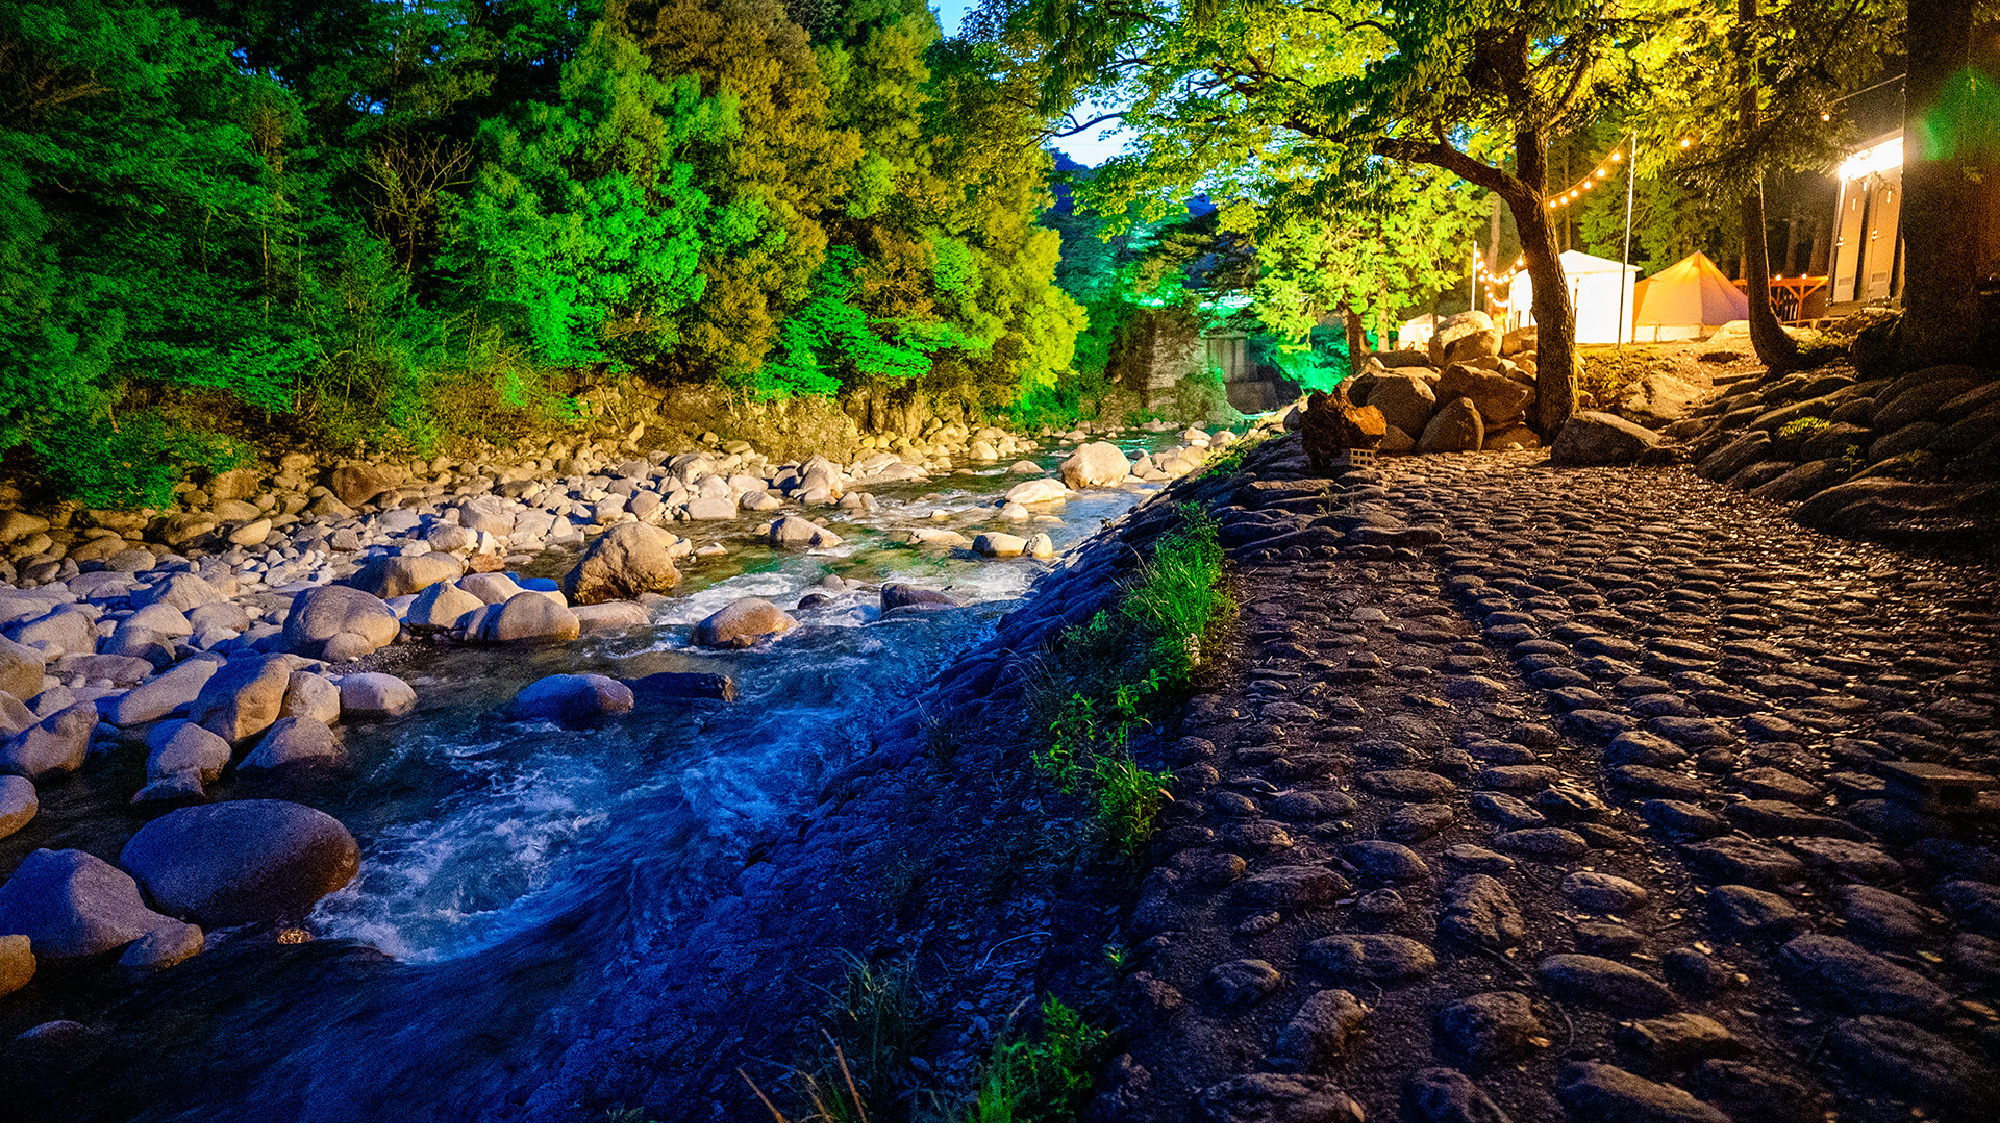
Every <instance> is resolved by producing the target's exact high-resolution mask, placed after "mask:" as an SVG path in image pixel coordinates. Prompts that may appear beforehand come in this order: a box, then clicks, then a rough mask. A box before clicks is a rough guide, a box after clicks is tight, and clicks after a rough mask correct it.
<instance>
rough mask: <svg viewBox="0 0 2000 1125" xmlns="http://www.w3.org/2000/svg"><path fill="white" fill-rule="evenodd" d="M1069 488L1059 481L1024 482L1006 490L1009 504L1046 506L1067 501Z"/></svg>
mask: <svg viewBox="0 0 2000 1125" xmlns="http://www.w3.org/2000/svg"><path fill="white" fill-rule="evenodd" d="M1069 495H1070V490H1069V486H1067V485H1065V484H1063V482H1061V481H1059V480H1052V479H1043V480H1024V481H1022V482H1021V483H1020V484H1017V485H1015V486H1014V487H1012V488H1010V489H1008V490H1007V495H1006V498H1005V499H1006V502H1007V503H1009V504H1046V503H1048V502H1049V501H1052V500H1067V499H1069Z"/></svg>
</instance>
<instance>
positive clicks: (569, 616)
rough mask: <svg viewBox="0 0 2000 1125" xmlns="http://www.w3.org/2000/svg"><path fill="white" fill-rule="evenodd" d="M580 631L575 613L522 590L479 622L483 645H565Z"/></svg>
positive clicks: (540, 596)
mask: <svg viewBox="0 0 2000 1125" xmlns="http://www.w3.org/2000/svg"><path fill="white" fill-rule="evenodd" d="M581 632H582V625H581V624H580V623H579V622H578V621H577V618H576V614H574V613H571V612H570V611H569V609H568V608H567V607H565V606H562V605H558V604H557V603H556V600H555V599H554V598H552V597H550V596H548V595H547V594H544V593H542V592H541V591H539V590H523V591H521V592H520V593H518V594H515V595H514V596H513V597H511V598H508V599H507V600H506V601H505V602H503V603H501V604H500V606H499V607H498V608H496V609H494V610H493V611H492V612H491V613H487V614H485V615H484V616H483V617H481V618H480V621H479V639H480V640H482V641H484V642H486V643H487V644H568V643H569V642H571V641H573V640H575V639H576V638H577V637H578V636H579V635H580V634H581Z"/></svg>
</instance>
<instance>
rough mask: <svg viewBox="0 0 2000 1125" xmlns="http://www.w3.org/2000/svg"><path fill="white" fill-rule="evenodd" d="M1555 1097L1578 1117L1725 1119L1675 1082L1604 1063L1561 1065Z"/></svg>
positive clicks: (1685, 1119)
mask: <svg viewBox="0 0 2000 1125" xmlns="http://www.w3.org/2000/svg"><path fill="white" fill-rule="evenodd" d="M1556 1097H1557V1098H1559V1099H1560V1100H1561V1101H1562V1104H1563V1108H1565V1109H1567V1110H1569V1112H1570V1116H1571V1117H1572V1118H1574V1119H1576V1120H1580V1121H1727V1120H1729V1119H1728V1118H1727V1117H1725V1116H1724V1115H1723V1113H1722V1111H1721V1110H1718V1109H1716V1108H1715V1107H1714V1106H1712V1105H1709V1104H1708V1103H1707V1102H1704V1101H1702V1100H1701V1099H1700V1098H1697V1097H1695V1096H1694V1095H1693V1094H1690V1093H1688V1092H1687V1091H1686V1090H1683V1089H1681V1088H1680V1087H1678V1086H1669V1085H1667V1084H1665V1083H1662V1082H1650V1081H1647V1080H1646V1079H1644V1078H1641V1077H1639V1076H1638V1075H1636V1074H1633V1073H1632V1072H1631V1071H1628V1070H1622V1069H1620V1068H1618V1067H1615V1066H1612V1065H1610V1064H1608V1063H1597V1062H1575V1063H1570V1064H1568V1065H1566V1066H1564V1067H1563V1069H1562V1076H1561V1078H1560V1079H1559V1081H1558V1084H1557V1086H1556Z"/></svg>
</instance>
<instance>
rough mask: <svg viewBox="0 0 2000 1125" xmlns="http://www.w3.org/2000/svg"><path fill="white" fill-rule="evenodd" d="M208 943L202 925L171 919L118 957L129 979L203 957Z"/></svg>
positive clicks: (119, 964)
mask: <svg viewBox="0 0 2000 1125" xmlns="http://www.w3.org/2000/svg"><path fill="white" fill-rule="evenodd" d="M207 944H208V939H207V937H206V936H205V935H204V934H203V933H202V932H201V927H200V926H197V925H195V924H194V923H192V922H179V921H175V920H173V919H171V918H170V919H168V920H167V921H166V922H165V923H164V924H162V925H160V926H158V927H156V928H154V929H152V930H150V931H148V932H147V934H146V936H145V937H142V938H140V939H139V940H138V941H135V942H133V943H132V944H131V945H128V946H126V947H125V952H124V953H122V954H120V955H119V957H118V967H119V968H120V969H122V970H124V972H125V973H126V975H128V976H144V975H145V974H147V973H157V972H159V971H160V970H162V969H171V968H173V967H174V966H175V965H178V964H180V963H181V962H182V961H185V960H187V959H188V958H190V957H194V956H196V955H198V954H200V953H201V951H202V950H203V949H204V948H206V947H207Z"/></svg>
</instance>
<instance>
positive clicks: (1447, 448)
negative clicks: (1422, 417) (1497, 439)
mask: <svg viewBox="0 0 2000 1125" xmlns="http://www.w3.org/2000/svg"><path fill="white" fill-rule="evenodd" d="M1485 441H1486V427H1485V425H1484V424H1483V423H1482V422H1481V421H1480V420H1479V408H1478V407H1476V406H1474V405H1473V404H1472V400H1471V399H1469V398H1464V397H1462V396H1461V397H1459V398H1455V399H1452V400H1451V401H1450V402H1447V403H1445V404H1444V405H1443V406H1442V407H1440V408H1439V409H1438V412H1437V413H1436V414H1433V415H1431V420H1430V422H1429V423H1427V424H1426V425H1425V426H1424V432H1423V436H1422V437H1419V438H1418V439H1417V452H1418V453H1465V452H1467V451H1470V450H1474V449H1478V448H1479V447H1480V446H1481V445H1482V444H1484V443H1485Z"/></svg>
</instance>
